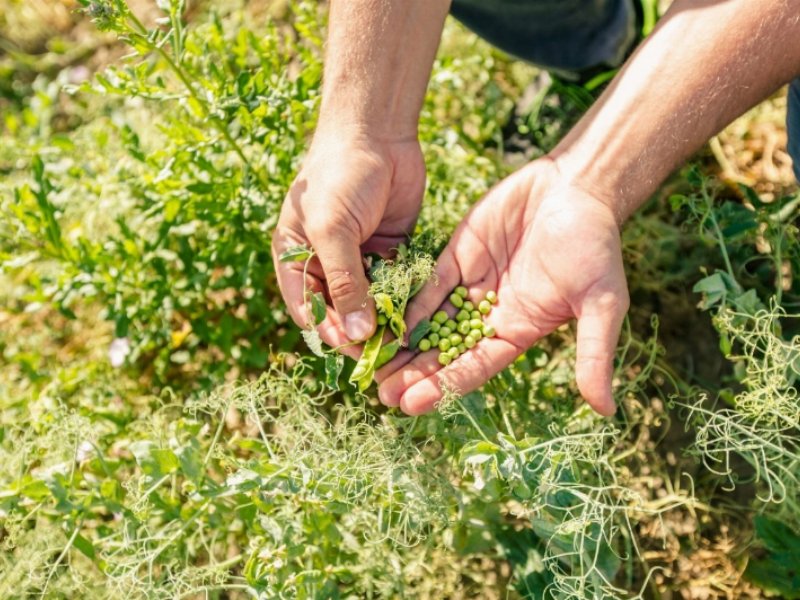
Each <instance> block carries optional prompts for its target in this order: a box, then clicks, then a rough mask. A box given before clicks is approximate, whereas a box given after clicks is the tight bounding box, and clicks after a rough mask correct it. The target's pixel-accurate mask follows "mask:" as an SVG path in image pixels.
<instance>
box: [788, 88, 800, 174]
mask: <svg viewBox="0 0 800 600" xmlns="http://www.w3.org/2000/svg"><path fill="white" fill-rule="evenodd" d="M786 130H787V131H788V132H789V154H790V155H791V156H792V162H793V163H794V165H793V166H794V176H795V177H796V178H797V181H800V78H798V79H795V80H794V81H793V82H792V84H791V85H790V86H789V107H788V109H787V110H786Z"/></svg>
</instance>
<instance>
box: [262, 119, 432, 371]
mask: <svg viewBox="0 0 800 600" xmlns="http://www.w3.org/2000/svg"><path fill="white" fill-rule="evenodd" d="M424 187H425V165H424V162H423V159H422V153H421V152H420V148H419V143H418V142H417V141H416V139H413V140H401V141H382V140H375V139H370V138H369V137H368V136H365V135H360V134H350V133H349V132H347V131H337V132H335V133H331V134H326V133H323V132H320V131H319V130H318V133H317V135H316V136H315V138H314V142H313V144H312V146H311V149H310V151H309V154H308V157H307V158H306V160H305V162H304V164H303V168H302V170H301V172H300V174H299V175H298V176H297V179H296V180H295V181H294V183H293V184H292V187H291V189H290V190H289V194H288V195H287V197H286V200H285V201H284V203H283V208H282V209H281V214H280V217H279V219H278V226H277V228H276V230H275V235H274V236H273V241H272V253H273V260H274V261H275V265H276V270H277V274H278V285H279V286H280V289H281V293H282V294H283V296H284V299H285V300H286V304H287V307H288V309H289V314H290V315H291V316H292V319H294V321H295V322H296V323H297V324H298V325H299V326H300V327H307V326H308V322H307V321H308V310H307V307H306V301H307V298H306V297H304V295H305V294H304V290H309V291H311V292H323V293H324V294H325V296H326V300H327V302H328V303H329V304H330V303H332V304H333V308H334V309H335V310H332V309H330V308H329V309H328V316H327V318H326V320H325V321H324V322H323V323H322V325H320V327H319V332H320V335H321V337H322V339H323V340H324V341H325V342H326V343H327V344H329V345H331V346H334V347H336V346H341V345H343V344H346V343H348V342H349V341H362V340H365V339H367V338H369V337H370V336H371V335H372V334H373V332H374V331H375V309H374V305H373V302H372V299H371V298H369V296H368V295H367V290H368V286H369V283H368V282H367V279H366V277H365V275H364V264H363V259H362V252H376V253H378V254H387V253H388V252H389V250H390V249H391V248H396V247H397V245H398V244H399V243H400V242H401V241H403V240H404V239H405V238H406V235H407V234H408V232H409V231H410V230H411V229H412V228H413V226H414V223H415V221H416V219H417V214H418V213H419V208H420V203H421V201H422V194H423V191H424ZM300 244H305V245H307V246H310V247H311V248H313V249H314V251H315V253H316V256H315V257H314V258H313V259H312V260H311V262H310V264H309V266H308V271H307V276H306V279H305V281H304V280H303V269H304V266H305V265H304V263H302V262H290V263H282V262H280V261H279V260H278V257H279V256H280V254H281V253H282V252H284V251H285V250H286V249H288V248H290V247H292V246H297V245H300ZM345 351H346V352H347V353H348V354H350V355H355V356H357V354H358V352H357V350H356V349H355V348H353V347H348V348H346V349H345Z"/></svg>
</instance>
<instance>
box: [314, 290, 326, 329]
mask: <svg viewBox="0 0 800 600" xmlns="http://www.w3.org/2000/svg"><path fill="white" fill-rule="evenodd" d="M311 314H313V315H314V325H319V324H320V323H322V322H323V321H324V320H325V317H326V316H327V307H326V305H325V297H324V296H323V295H322V292H316V293H315V294H311Z"/></svg>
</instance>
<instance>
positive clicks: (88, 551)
mask: <svg viewBox="0 0 800 600" xmlns="http://www.w3.org/2000/svg"><path fill="white" fill-rule="evenodd" d="M72 545H73V546H74V547H75V549H76V550H79V551H80V552H81V554H83V555H84V556H85V557H86V558H88V559H89V560H92V561H93V560H94V559H95V556H96V554H95V551H94V544H92V542H90V541H89V540H87V539H86V538H85V537H83V536H82V535H81V534H80V533H77V534H75V538H74V539H73V540H72Z"/></svg>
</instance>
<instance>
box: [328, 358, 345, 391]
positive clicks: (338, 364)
mask: <svg viewBox="0 0 800 600" xmlns="http://www.w3.org/2000/svg"><path fill="white" fill-rule="evenodd" d="M343 368H344V355H343V354H336V353H334V352H329V353H328V354H326V355H325V385H327V386H328V387H329V388H331V389H332V390H336V391H339V389H340V388H339V376H340V375H341V374H342V369H343Z"/></svg>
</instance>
